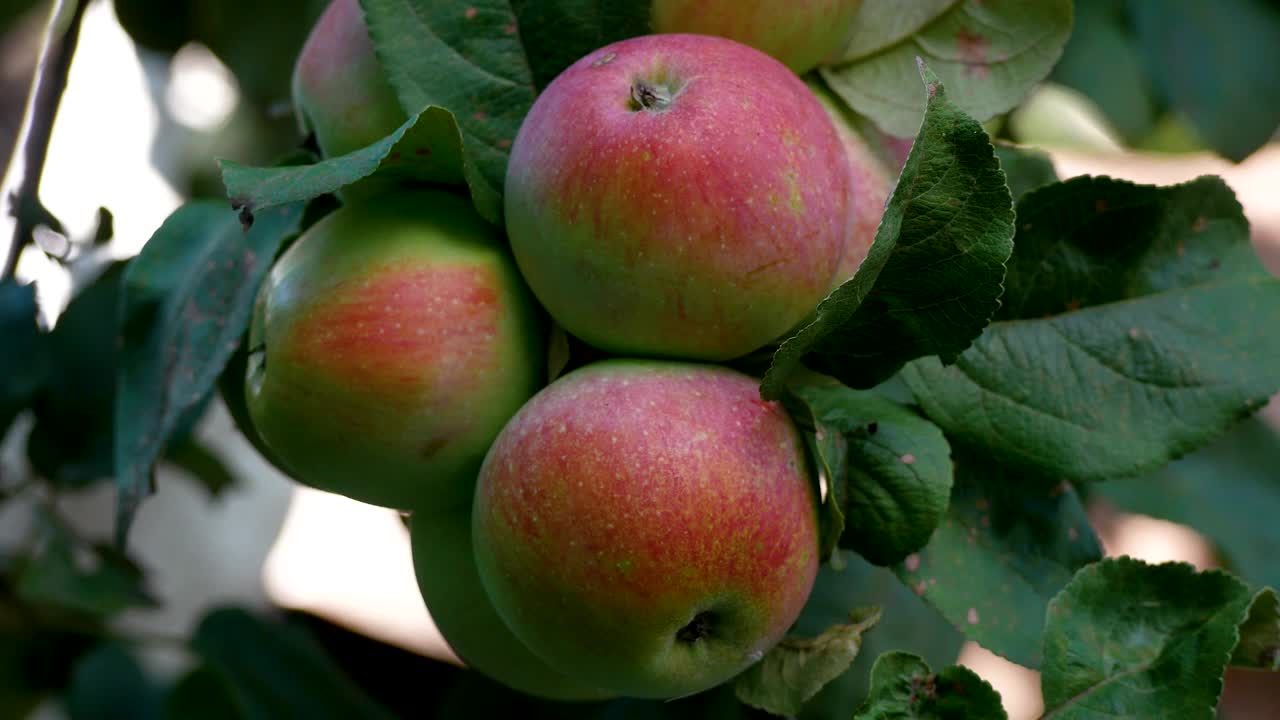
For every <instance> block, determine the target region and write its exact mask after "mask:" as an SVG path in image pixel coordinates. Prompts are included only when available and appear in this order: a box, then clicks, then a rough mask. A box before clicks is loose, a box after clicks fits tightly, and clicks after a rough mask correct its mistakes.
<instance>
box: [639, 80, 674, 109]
mask: <svg viewBox="0 0 1280 720" xmlns="http://www.w3.org/2000/svg"><path fill="white" fill-rule="evenodd" d="M631 100H632V102H634V103H635V104H636V105H637V106H638V107H637V108H636V109H637V110H640V109H644V110H666V109H667V108H668V107H669V106H670V105H671V90H670V89H668V88H667V86H665V85H650V84H649V83H646V82H642V81H639V80H637V81H636V83H635V84H634V85H632V86H631Z"/></svg>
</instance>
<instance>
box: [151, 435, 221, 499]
mask: <svg viewBox="0 0 1280 720" xmlns="http://www.w3.org/2000/svg"><path fill="white" fill-rule="evenodd" d="M164 459H165V460H167V461H169V462H171V463H173V464H174V465H177V466H178V467H180V468H182V469H183V470H184V471H185V472H186V473H187V474H188V475H190V476H191V477H192V478H193V479H194V480H195V481H196V482H197V483H199V485H200V486H201V487H203V488H204V489H205V490H206V491H208V493H209V495H210V496H212V497H215V498H217V497H221V496H222V493H223V491H224V490H226V489H227V488H230V487H234V486H235V484H236V476H235V475H233V474H232V473H231V469H230V468H228V467H227V464H226V463H225V462H223V460H222V458H221V457H219V456H218V454H217V453H215V452H213V451H212V450H210V449H209V448H207V447H205V446H204V445H201V444H200V443H198V442H196V441H194V440H188V441H187V442H184V443H180V444H178V445H175V446H173V447H170V448H169V449H168V450H167V451H166V452H165V454H164Z"/></svg>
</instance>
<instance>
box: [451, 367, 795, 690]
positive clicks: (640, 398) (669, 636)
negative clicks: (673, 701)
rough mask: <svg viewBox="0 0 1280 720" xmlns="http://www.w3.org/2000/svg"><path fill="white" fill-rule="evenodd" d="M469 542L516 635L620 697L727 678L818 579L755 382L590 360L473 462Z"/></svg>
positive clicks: (787, 468)
mask: <svg viewBox="0 0 1280 720" xmlns="http://www.w3.org/2000/svg"><path fill="white" fill-rule="evenodd" d="M472 532H473V533H474V541H475V554H476V563H477V565H478V568H479V573H480V579H481V581H482V582H483V583H484V587H485V590H486V591H488V595H489V598H490V599H491V600H492V601H493V604H494V607H495V608H496V609H497V612H498V615H500V616H501V617H502V618H503V620H505V621H506V623H507V625H508V627H510V628H511V630H512V632H514V633H515V635H516V637H518V638H520V639H521V640H522V641H524V643H525V645H526V646H527V647H528V648H529V649H530V650H532V651H533V652H534V654H535V655H538V656H539V657H541V658H543V659H544V660H545V661H546V662H547V664H548V665H550V666H551V667H553V668H555V669H557V670H559V671H560V672H562V673H564V674H565V675H568V676H569V677H573V678H576V679H578V680H579V681H580V682H583V683H587V684H589V685H595V686H599V687H603V688H607V689H609V690H613V691H615V692H617V693H619V694H622V695H630V696H635V697H653V698H669V697H678V696H683V695H688V694H690V693H695V692H699V691H701V690H705V689H707V688H709V687H712V686H713V685H716V684H718V683H721V682H723V681H725V680H727V679H728V678H730V677H732V676H733V675H735V674H737V673H738V672H741V671H742V670H743V669H744V668H746V667H747V666H749V665H751V664H752V663H753V662H755V661H756V660H758V659H759V658H760V657H761V656H762V655H763V654H764V653H765V652H766V651H767V650H769V648H771V647H772V646H773V645H774V644H775V643H776V642H777V641H778V640H779V639H780V638H781V637H782V635H783V633H785V632H786V630H787V628H788V627H789V626H790V625H791V624H792V622H794V621H795V619H796V617H797V616H798V614H799V613H800V610H801V608H802V607H803V606H804V603H805V601H806V599H807V598H808V596H809V591H810V589H811V587H812V585H813V581H814V577H815V575H816V573H817V570H818V521H817V497H816V492H815V489H814V484H813V482H812V481H811V478H810V474H809V471H808V469H807V465H806V461H805V455H804V451H803V449H802V446H801V440H800V436H799V434H798V433H797V431H796V429H795V427H794V425H793V424H792V422H791V419H790V418H789V417H788V416H787V414H786V412H784V411H783V409H782V408H781V407H780V406H778V405H777V404H776V403H771V402H765V401H763V400H761V399H760V394H759V385H758V382H757V381H756V380H754V379H752V378H750V377H748V376H746V375H743V374H741V373H739V372H736V371H733V370H729V369H727V368H721V367H716V366H711V365H698V364H692V363H678V362H670V361H653V360H606V361H603V362H599V363H595V364H592V365H588V366H586V367H583V368H580V369H578V370H575V371H573V372H571V373H569V374H568V375H565V376H564V377H562V378H561V379H559V380H557V381H556V382H554V383H552V384H551V385H550V386H548V387H547V388H546V389H545V390H543V391H542V392H540V393H539V394H537V395H536V396H534V398H533V399H532V400H530V401H529V402H528V403H527V404H526V405H525V406H524V407H523V408H522V409H521V410H520V412H519V413H517V414H516V416H515V417H514V418H512V420H511V422H510V423H508V424H507V426H506V427H505V428H504V429H503V431H502V433H501V434H500V435H499V436H498V439H497V440H495V441H494V444H493V447H492V448H491V449H490V450H489V454H488V455H487V456H486V457H485V463H484V466H483V467H482V469H481V471H480V478H479V481H478V483H477V485H476V498H475V506H474V515H473V517H472Z"/></svg>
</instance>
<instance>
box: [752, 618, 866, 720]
mask: <svg viewBox="0 0 1280 720" xmlns="http://www.w3.org/2000/svg"><path fill="white" fill-rule="evenodd" d="M879 621H880V609H879V608H866V609H862V610H859V611H857V612H855V613H852V614H851V615H850V617H849V619H848V620H847V621H846V622H843V623H839V624H836V625H832V626H831V627H829V628H827V629H826V630H825V631H823V633H822V634H821V635H819V636H817V637H815V638H798V637H785V638H783V639H782V642H780V643H778V644H777V645H776V646H774V648H773V649H772V650H770V651H769V652H768V653H766V654H765V656H764V658H763V659H762V660H761V661H760V662H758V663H756V664H755V665H752V666H751V667H750V668H748V669H747V670H746V672H744V673H742V674H741V675H739V676H738V677H737V679H735V680H734V683H733V688H734V692H735V694H737V696H738V699H739V700H741V701H742V702H743V703H746V704H747V705H750V706H751V707H755V708H759V709H761V710H764V711H766V712H769V713H772V714H774V715H782V716H784V717H793V716H795V715H796V714H797V713H799V712H800V710H801V709H803V708H804V705H805V703H806V702H808V701H809V699H810V698H812V697H813V696H814V695H816V694H817V693H818V691H819V690H821V689H822V688H823V686H825V685H826V684H827V683H829V682H831V681H832V680H834V679H836V678H837V677H839V676H840V675H841V674H842V673H844V672H845V671H847V670H848V669H849V666H850V665H852V664H853V661H854V660H855V659H856V658H857V657H858V651H859V650H860V649H861V647H862V636H863V634H864V633H866V632H867V631H868V630H870V629H872V628H873V627H874V626H875V624H876V623H877V622H879Z"/></svg>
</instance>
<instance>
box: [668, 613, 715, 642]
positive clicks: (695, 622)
mask: <svg viewBox="0 0 1280 720" xmlns="http://www.w3.org/2000/svg"><path fill="white" fill-rule="evenodd" d="M714 621H715V616H714V615H712V614H711V613H710V612H707V611H703V612H700V613H698V614H697V615H694V616H693V619H692V620H690V621H689V624H688V625H685V626H684V627H682V628H680V629H679V630H677V631H676V640H679V641H680V642H685V643H694V642H697V641H699V640H701V639H703V638H707V637H711V628H712V626H713V625H714V624H715V622H714Z"/></svg>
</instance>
